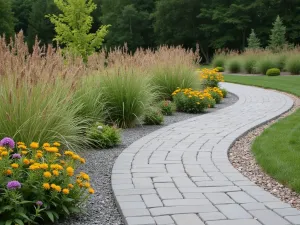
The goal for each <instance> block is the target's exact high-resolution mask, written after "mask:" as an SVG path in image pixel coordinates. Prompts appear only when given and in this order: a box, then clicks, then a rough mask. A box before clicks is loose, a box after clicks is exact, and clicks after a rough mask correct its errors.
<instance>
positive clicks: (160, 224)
mask: <svg viewBox="0 0 300 225" xmlns="http://www.w3.org/2000/svg"><path fill="white" fill-rule="evenodd" d="M154 220H155V222H156V223H157V225H170V224H174V220H173V219H172V218H171V216H156V217H154Z"/></svg>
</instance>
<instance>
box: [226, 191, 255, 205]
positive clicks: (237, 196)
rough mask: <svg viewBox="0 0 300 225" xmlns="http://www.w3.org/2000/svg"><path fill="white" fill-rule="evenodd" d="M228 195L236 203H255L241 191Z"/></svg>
mask: <svg viewBox="0 0 300 225" xmlns="http://www.w3.org/2000/svg"><path fill="white" fill-rule="evenodd" d="M228 195H229V196H230V197H231V198H232V199H233V200H234V201H235V202H237V203H253V202H257V201H256V200H255V199H254V198H252V197H251V196H249V195H248V194H247V193H245V192H243V191H237V192H229V193H228Z"/></svg>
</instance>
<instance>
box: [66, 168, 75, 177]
mask: <svg viewBox="0 0 300 225" xmlns="http://www.w3.org/2000/svg"><path fill="white" fill-rule="evenodd" d="M67 173H68V175H69V176H70V177H71V176H73V175H74V169H73V168H72V167H70V166H69V167H67Z"/></svg>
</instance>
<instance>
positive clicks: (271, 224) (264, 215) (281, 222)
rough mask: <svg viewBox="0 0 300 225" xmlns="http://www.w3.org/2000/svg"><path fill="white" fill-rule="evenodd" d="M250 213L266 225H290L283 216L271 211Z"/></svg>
mask: <svg viewBox="0 0 300 225" xmlns="http://www.w3.org/2000/svg"><path fill="white" fill-rule="evenodd" d="M250 213H251V214H252V215H253V216H254V217H256V218H257V219H258V220H259V221H261V222H262V223H263V224H264V225H288V224H290V223H289V222H287V221H286V220H285V219H283V218H282V217H281V216H279V215H277V214H276V213H275V212H273V211H271V210H254V211H250Z"/></svg>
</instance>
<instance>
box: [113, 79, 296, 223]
mask: <svg viewBox="0 0 300 225" xmlns="http://www.w3.org/2000/svg"><path fill="white" fill-rule="evenodd" d="M222 86H224V87H225V88H226V89H228V90H229V91H230V92H232V93H234V94H236V95H237V96H238V97H239V100H238V102H237V103H236V104H234V105H232V106H230V107H227V108H225V109H221V110H219V111H216V112H213V113H208V114H205V115H201V116H199V117H195V118H192V119H189V120H186V121H182V122H179V123H176V124H172V125H170V126H167V127H164V128H162V129H160V130H158V131H155V132H153V133H151V134H149V135H147V136H145V137H143V138H142V139H140V140H138V141H137V142H135V143H133V144H132V145H131V146H129V147H128V148H127V149H125V150H124V151H123V153H122V154H121V155H120V156H119V158H118V159H117V160H116V162H115V165H114V168H113V172H112V187H113V191H114V194H115V197H116V201H117V204H118V206H119V208H120V212H121V214H122V215H123V217H124V221H125V223H126V224H127V225H203V224H206V225H262V224H263V225H288V224H300V212H299V211H298V210H296V209H294V208H291V207H290V205H288V204H286V203H283V202H281V201H280V200H279V199H277V198H276V197H274V196H273V195H271V194H270V193H268V192H266V191H264V190H263V189H262V188H260V187H258V186H256V185H255V184H254V183H252V182H250V181H249V180H248V179H247V178H246V177H244V176H243V175H242V174H240V173H239V172H238V171H237V170H236V169H235V168H233V166H232V165H231V163H230V162H229V160H228V156H227V152H228V149H229V148H230V146H231V144H232V143H233V142H234V141H235V140H236V139H237V138H238V137H239V136H241V135H243V134H244V133H245V132H247V131H248V130H250V129H252V128H254V127H256V126H258V125H260V124H262V123H264V122H266V121H268V120H270V119H272V118H274V117H277V116H279V115H280V114H282V113H284V112H286V111H287V110H289V109H290V108H291V107H292V105H293V101H292V99H290V98H289V97H287V96H285V95H283V94H280V93H278V92H274V91H271V90H265V89H260V88H255V87H249V86H242V85H237V84H228V83H224V84H222ZM295 172H299V171H295Z"/></svg>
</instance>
